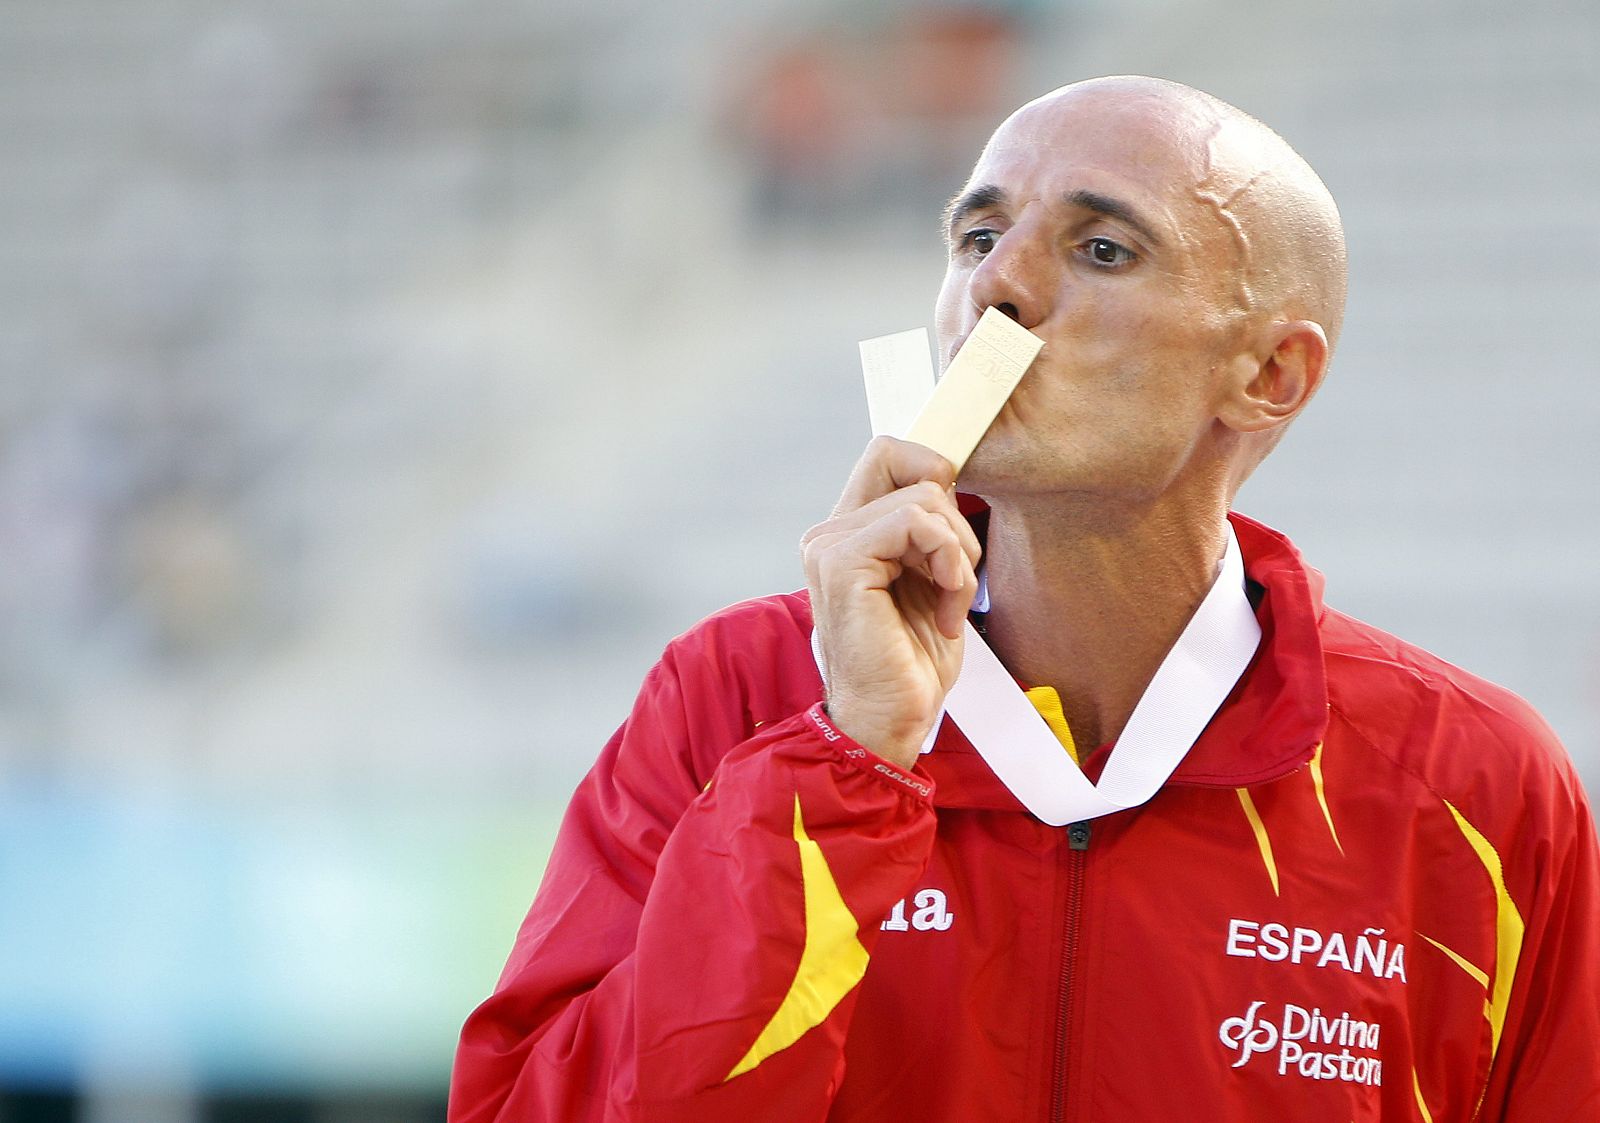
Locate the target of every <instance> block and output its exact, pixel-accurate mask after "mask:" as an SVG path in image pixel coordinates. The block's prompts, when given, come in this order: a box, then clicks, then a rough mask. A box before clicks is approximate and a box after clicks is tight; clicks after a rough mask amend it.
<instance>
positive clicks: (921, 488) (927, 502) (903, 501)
mask: <svg viewBox="0 0 1600 1123" xmlns="http://www.w3.org/2000/svg"><path fill="white" fill-rule="evenodd" d="M907 505H916V506H919V507H922V508H923V509H924V510H926V511H928V512H929V513H931V514H936V515H939V516H940V517H942V518H943V519H944V520H945V521H946V522H947V523H948V524H949V525H950V528H951V530H952V531H954V532H955V534H956V537H957V538H958V539H959V541H960V545H961V549H962V551H963V552H964V553H965V554H966V555H967V558H968V560H969V561H970V562H971V563H972V564H973V565H974V566H976V565H977V564H978V560H979V559H980V558H981V557H982V556H983V547H982V545H981V544H980V543H979V541H978V536H977V534H976V533H975V532H974V531H973V529H972V526H971V524H969V523H968V522H967V520H966V517H965V516H964V515H962V513H961V509H960V507H958V506H957V505H956V501H955V498H954V496H953V495H952V494H951V493H950V492H949V491H948V490H946V489H945V488H943V487H941V486H940V485H939V484H937V483H935V482H933V481H931V480H922V481H919V482H917V483H913V484H909V485H907V486H905V487H902V488H899V489H897V490H896V491H894V492H891V493H890V494H888V495H883V496H879V497H878V498H877V499H873V500H871V501H869V502H868V503H866V504H865V505H864V506H862V507H858V508H856V509H854V510H849V511H843V512H835V514H834V515H833V517H832V518H830V519H828V520H827V521H826V522H822V523H818V524H817V525H816V526H814V527H812V528H811V529H810V530H808V531H806V533H805V535H804V536H803V537H802V538H801V539H800V545H801V548H802V549H805V548H806V547H807V546H809V544H810V543H811V541H812V540H813V539H815V538H818V537H821V536H824V535H828V534H837V533H849V532H852V531H855V530H858V529H860V528H862V527H865V526H869V525H871V524H872V523H874V522H876V521H878V520H879V519H882V518H885V517H887V516H889V515H891V514H893V513H894V512H895V511H897V510H899V509H900V508H901V507H904V506H907Z"/></svg>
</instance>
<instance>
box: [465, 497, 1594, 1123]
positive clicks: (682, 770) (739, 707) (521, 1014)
mask: <svg viewBox="0 0 1600 1123" xmlns="http://www.w3.org/2000/svg"><path fill="white" fill-rule="evenodd" d="M1234 522H1235V530H1236V533H1237V534H1238V537H1239V542H1240V545H1241V548H1242V550H1243V553H1244V557H1245V562H1246V572H1247V575H1248V577H1249V579H1250V581H1251V583H1252V586H1253V589H1252V591H1253V593H1254V594H1255V595H1254V599H1255V600H1256V602H1257V616H1258V618H1259V619H1260V622H1261V627H1262V643H1261V648H1260V650H1259V651H1258V653H1257V655H1256V658H1255V660H1254V662H1253V663H1252V664H1251V666H1250V668H1249V670H1247V671H1246V673H1245V676H1244V677H1243V678H1242V679H1241V680H1240V682H1239V684H1238V685H1237V686H1236V687H1235V689H1234V691H1233V693H1232V694H1231V695H1230V697H1229V699H1228V701H1227V702H1226V703H1225V704H1224V706H1223V708H1222V709H1221V710H1220V711H1219V712H1218V714H1217V715H1216V717H1215V718H1213V720H1212V721H1211V723H1210V725H1209V726H1208V727H1207V729H1206V731H1205V733H1204V734H1203V735H1202V736H1201V738H1200V740H1199V741H1198V742H1197V743H1196V744H1195V746H1194V748H1193V749H1192V750H1191V751H1190V753H1189V755H1188V756H1187V757H1186V758H1185V759H1184V760H1183V762H1182V764H1180V766H1179V768H1178V770H1177V772H1176V773H1175V774H1174V775H1173V777H1172V779H1171V780H1170V781H1169V782H1168V783H1167V785H1166V786H1165V787H1164V788H1163V789H1162V790H1161V791H1159V792H1158V793H1157V794H1156V796H1155V797H1154V798H1153V799H1151V800H1150V802H1149V803H1148V804H1146V805H1144V806H1143V807H1139V808H1135V809H1132V810H1129V811H1125V812H1122V813H1119V814H1115V815H1111V816H1107V817H1105V818H1101V819H1096V820H1094V821H1093V822H1091V823H1088V824H1074V825H1072V826H1070V827H1065V828H1052V827H1048V826H1046V825H1044V824H1042V823H1041V822H1039V821H1038V820H1037V819H1035V818H1033V817H1032V816H1031V815H1029V814H1028V813H1027V812H1026V811H1024V810H1023V809H1022V807H1021V806H1020V805H1019V804H1018V803H1017V802H1016V800H1015V799H1014V798H1013V797H1012V796H1011V795H1010V793H1009V792H1008V791H1006V790H1005V789H1004V788H1003V787H1002V786H1001V785H1000V784H999V783H998V781H996V780H995V779H994V777H993V775H992V774H991V773H990V772H989V770H988V768H987V767H986V766H985V765H984V763H983V761H982V759H981V758H980V757H979V756H978V755H977V754H976V753H975V752H974V751H973V749H972V748H971V746H970V745H968V744H967V743H966V742H965V741H964V740H963V738H962V737H961V735H960V733H959V732H958V731H957V730H955V729H954V727H953V726H952V725H950V724H949V723H948V722H947V723H946V724H945V727H944V729H943V732H942V733H941V736H940V739H939V741H938V744H937V746H936V748H935V749H934V751H933V752H932V753H931V754H929V755H927V756H924V757H923V758H922V760H921V762H920V763H919V765H918V766H917V768H916V770H915V771H914V772H912V773H910V774H902V773H901V772H900V771H898V770H897V769H895V768H894V767H893V766H891V765H889V764H888V763H887V762H885V761H883V760H882V759H881V758H879V757H877V756H875V755H874V754H873V753H871V752H869V751H867V750H866V749H864V748H862V747H861V746H859V745H857V744H855V743H854V742H852V741H851V740H850V739H849V738H848V737H845V736H844V735H842V734H841V733H839V732H838V731H837V730H835V729H833V728H832V727H831V726H830V725H829V724H828V720H827V717H826V714H825V712H824V711H823V710H822V708H821V706H820V705H819V701H820V699H821V697H822V684H821V682H820V681H819V678H818V675H817V670H816V667H815V664H814V662H813V660H812V655H811V651H810V647H809V635H810V631H811V620H810V616H809V611H808V608H807V604H806V600H805V598H804V597H803V596H799V595H791V596H780V597H772V598H769V599H765V600H758V601H753V602H750V603H746V604H742V605H739V606H736V607H734V608H731V609H728V610H727V611H725V612H723V613H720V614H718V615H716V616H713V617H711V618H710V619H708V620H706V621H705V622H703V623H702V624H700V625H699V626H698V627H696V628H695V629H694V630H692V631H691V632H689V633H688V634H686V635H684V636H682V637H680V638H679V639H678V640H676V641H674V642H673V644H672V645H671V646H670V647H669V648H668V649H667V651H666V654H665V655H664V657H663V658H662V660H661V662H660V663H659V664H658V665H657V666H656V667H655V668H654V669H653V670H652V671H651V673H650V675H649V677H648V678H647V680H646V681H645V684H644V687H643V690H642V692H641V693H640V695H639V699H638V702H637V704H636V705H635V707H634V709H633V712H632V714H631V715H630V716H629V718H628V720H627V722H626V723H625V724H624V725H623V727H622V728H621V729H620V730H619V731H618V733H617V734H616V736H615V737H614V738H613V739H612V740H611V742H610V743H609V744H608V745H607V746H606V749H605V751H604V753H603V755H602V756H601V758H600V760H599V762H598V763H597V764H596V765H595V767H594V770H593V771H592V772H591V773H590V774H589V776H588V777H587V778H586V779H585V780H584V781H583V783H582V785H581V787H580V788H579V789H578V792H577V795H576V796H575V797H574V799H573V802H572V806H571V808H570V810H569V811H568V814H567V817H566V820H565V822H564V824H563V826H562V828H561V833H560V836H559V839H558V841H557V843H556V848H555V852H554V854H553V856H552V858H551V861H550V865H549V868H548V870H547V872H546V874H545V877H544V881H543V884H542V885H541V886H540V889H539V893H538V897H537V899H536V900H535V901H534V904H533V909H532V911H531V912H530V913H529V915H528V918H527V920H526V922H525V923H524V924H523V926H522V929H521V931H520V933H519V934H518V936H517V940H516V945H515V947H514V949H513V951H512V953H511V957H510V962H509V963H508V964H507V965H506V968H505V973H504V975H503V976H502V978H501V980H500V983H499V986H498V987H497V989H496V991H495V993H494V995H493V996H492V997H490V998H489V999H488V1000H487V1001H485V1002H484V1003H483V1005H482V1006H480V1007H479V1008H478V1009H477V1010H476V1011H475V1012H474V1013H473V1014H472V1016H471V1018H470V1019H469V1020H468V1022H467V1024H466V1027H465V1030H464V1031H463V1034H462V1039H461V1045H460V1051H459V1053H458V1056H457V1059H456V1067H455V1072H454V1076H453V1081H452V1087H451V1097H450V1119H451V1120H452V1123H489V1121H490V1120H494V1121H498V1123H601V1121H606V1123H612V1121H617V1123H620V1121H623V1120H628V1121H635V1120H661V1121H668V1120H670V1121H674V1123H715V1121H722V1120H728V1121H740V1123H748V1121H765V1120H771V1121H783V1123H801V1121H820V1120H829V1121H832V1123H846V1121H848V1123H867V1121H874V1123H875V1121H879V1120H885V1119H893V1118H904V1119H917V1120H949V1121H959V1123H976V1121H981V1120H1006V1121H1008V1123H1009V1121H1014V1120H1026V1121H1035V1120H1037V1121H1041V1123H1043V1121H1055V1120H1073V1121H1095V1123H1101V1121H1168V1120H1203V1121H1226V1123H1234V1121H1248V1120H1271V1121H1274V1123H1277V1121H1296V1123H1320V1121H1324V1120H1326V1121H1328V1123H1360V1121H1363V1120H1380V1119H1381V1120H1384V1121H1393V1120H1407V1121H1427V1123H1462V1121H1466V1120H1473V1119H1482V1120H1506V1121H1516V1123H1561V1121H1564V1120H1572V1121H1576V1120H1584V1121H1591V1120H1600V856H1597V846H1596V839H1595V833H1594V826H1593V823H1592V821H1591V819H1590V815H1589V810H1588V807H1587V805H1586V803H1585V801H1584V796H1583V794H1582V792H1581V790H1580V787H1579V784H1578V781H1577V780H1576V778H1575V776H1574V774H1573V771H1572V768H1571V766H1570V764H1569V762H1568V760H1567V759H1566V757H1565V754H1564V753H1563V751H1562V750H1561V748H1560V747H1559V746H1558V745H1557V744H1556V742H1555V740H1554V738H1553V737H1552V735H1551V734H1550V732H1549V731H1548V730H1547V728H1546V727H1545V725H1544V724H1543V723H1542V722H1541V721H1540V720H1539V718H1538V717H1537V716H1536V715H1535V714H1534V713H1533V712H1532V711H1531V710H1530V709H1529V707H1528V706H1527V705H1526V704H1525V703H1523V702H1522V701H1520V700H1519V699H1517V698H1516V697H1514V696H1513V695H1511V694H1509V693H1507V692H1506V691H1504V690H1501V689H1499V688H1497V687H1494V686H1491V685H1489V684H1488V683H1485V682H1483V681H1481V680H1479V679H1476V678H1474V677H1472V676H1470V675H1467V674H1465V673H1464V672H1462V671H1459V670H1457V669H1456V668H1454V667H1451V666H1449V665H1447V664H1445V663H1443V662H1441V661H1440V660H1438V659H1435V658H1433V657H1432V656H1429V655H1427V654H1426V653H1424V652H1422V651H1419V650H1417V649H1416V648H1413V647H1410V646H1408V645H1406V644H1404V643H1402V642H1400V641H1399V640H1396V639H1394V638H1392V637H1390V636H1387V635H1384V634H1382V633H1380V632H1378V631H1376V630H1374V629H1372V628H1369V627H1367V626H1365V625H1363V624H1360V623H1357V622H1356V621H1354V620H1351V619H1350V618H1348V617H1346V616H1343V615H1340V614H1339V613H1337V612H1334V611H1332V610H1330V609H1326V608H1324V607H1323V606H1322V604H1321V578H1320V575H1319V574H1317V573H1316V572H1315V571H1314V570H1311V569H1310V568H1308V567H1307V566H1306V565H1305V564H1304V563H1303V562H1302V560H1301V559H1300V557H1299V555H1298V553H1297V552H1296V551H1295V549H1294V548H1293V546H1292V545H1290V544H1289V542H1288V541H1287V540H1286V539H1284V538H1282V537H1281V536H1279V535H1278V534H1276V533H1275V532H1273V531H1271V530H1268V529H1267V528H1265V527H1262V526H1260V525H1259V524H1256V523H1253V522H1250V521H1249V520H1246V519H1243V518H1239V517H1237V516H1236V517H1235V520H1234ZM1099 755H1100V756H1101V757H1102V758H1103V755H1104V754H1103V750H1102V752H1101V754H1099ZM1089 765H1090V767H1091V768H1092V767H1093V765H1094V761H1093V759H1091V761H1090V762H1089Z"/></svg>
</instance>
